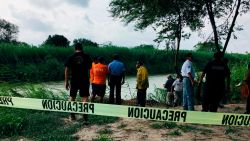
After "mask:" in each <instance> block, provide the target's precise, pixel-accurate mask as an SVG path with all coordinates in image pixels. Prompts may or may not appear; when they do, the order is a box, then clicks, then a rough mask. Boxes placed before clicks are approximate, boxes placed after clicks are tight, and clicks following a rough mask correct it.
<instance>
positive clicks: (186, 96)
mask: <svg viewBox="0 0 250 141" xmlns="http://www.w3.org/2000/svg"><path fill="white" fill-rule="evenodd" d="M192 60H193V56H192V54H191V53H188V54H187V58H186V61H185V62H184V63H183V65H182V68H181V74H178V75H177V79H176V80H175V81H174V80H173V82H171V84H168V83H166V84H165V87H166V88H168V91H170V92H172V93H173V92H174V103H173V105H174V106H177V105H180V104H181V103H182V105H183V109H184V110H191V111H192V110H194V85H195V84H196V83H197V81H195V70H194V67H193V64H192ZM104 62H105V61H104V57H102V56H99V57H96V58H94V60H93V62H92V60H91V59H90V57H89V55H87V54H85V53H84V52H83V49H82V45H81V44H80V43H77V44H76V45H75V53H74V54H73V55H71V56H70V57H69V58H68V60H67V61H66V63H65V88H66V89H67V90H70V101H75V99H76V95H77V92H78V91H79V93H80V97H82V102H87V101H88V97H89V95H90V94H89V86H90V83H91V85H92V97H91V102H94V100H95V97H96V96H98V97H99V102H101V103H102V102H103V98H104V95H105V91H106V79H107V80H108V85H109V87H110V94H109V102H108V103H109V104H118V105H120V104H121V85H122V84H124V82H125V66H124V64H123V63H122V62H121V61H120V59H119V55H118V54H115V55H114V56H113V61H112V62H111V63H109V64H108V65H106V64H105V63H104ZM136 68H137V80H136V81H137V84H136V89H137V102H136V103H137V106H141V107H144V106H145V103H146V90H147V88H148V87H149V82H148V71H147V69H146V67H145V66H144V65H143V62H142V61H137V63H136ZM249 68H250V65H249ZM249 70H250V69H249ZM89 72H90V78H89ZM248 72H249V73H248V76H247V78H246V80H245V83H247V84H248V85H249V86H250V71H248ZM70 76H71V78H70ZM204 76H206V81H205V83H204V91H203V95H202V111H210V112H216V111H217V109H218V106H219V103H220V101H221V99H222V98H223V96H224V94H225V92H226V91H229V89H230V70H229V68H228V66H227V63H225V61H223V55H222V53H221V52H217V53H215V54H214V60H212V61H210V62H208V63H207V64H206V66H205V68H204V69H203V72H202V75H201V77H200V80H199V81H198V86H199V85H201V84H202V80H203V77H204ZM169 79H172V78H171V77H170V78H169ZM69 80H70V81H69ZM114 93H115V94H116V96H115V97H116V98H115V99H114ZM249 107H250V105H249V96H248V104H247V112H246V113H249V112H250V110H249ZM71 119H73V120H74V119H75V115H74V114H71ZM84 119H85V120H87V116H86V115H84Z"/></svg>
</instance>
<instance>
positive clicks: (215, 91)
mask: <svg viewBox="0 0 250 141" xmlns="http://www.w3.org/2000/svg"><path fill="white" fill-rule="evenodd" d="M192 60H193V56H192V54H191V53H189V54H187V59H186V61H185V62H184V63H183V65H182V68H181V75H182V77H183V109H184V110H190V111H193V110H194V85H195V84H196V83H198V87H201V84H203V78H204V76H206V79H205V83H204V87H203V88H204V89H203V91H202V95H201V97H202V111H205V112H208V111H209V112H217V109H218V107H219V104H220V101H221V100H222V98H223V97H224V95H225V93H226V92H227V91H229V90H230V70H229V68H228V66H227V63H225V62H224V61H223V54H222V53H221V52H216V53H215V54H214V59H213V60H212V61H209V62H208V63H207V64H206V66H205V68H204V69H203V71H202V74H201V76H200V79H199V80H198V82H197V81H195V70H194V67H193V64H192ZM200 90H201V89H200Z"/></svg>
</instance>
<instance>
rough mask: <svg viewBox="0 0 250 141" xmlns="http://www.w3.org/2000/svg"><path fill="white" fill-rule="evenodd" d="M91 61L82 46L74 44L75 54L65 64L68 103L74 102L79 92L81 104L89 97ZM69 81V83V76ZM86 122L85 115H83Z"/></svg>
mask: <svg viewBox="0 0 250 141" xmlns="http://www.w3.org/2000/svg"><path fill="white" fill-rule="evenodd" d="M90 68H91V59H90V57H89V55H87V54H85V53H84V52H83V49H82V44H80V43H77V44H75V53H74V54H73V55H71V56H70V57H69V58H68V59H67V61H66V63H65V88H66V90H70V101H75V99H76V95H77V92H78V91H79V93H80V97H82V102H87V101H88V97H89V76H88V74H89V70H90ZM70 75H71V79H70V82H69V76H70ZM70 118H71V120H75V119H76V117H75V114H73V113H72V114H71V116H70ZM84 119H85V121H87V115H84Z"/></svg>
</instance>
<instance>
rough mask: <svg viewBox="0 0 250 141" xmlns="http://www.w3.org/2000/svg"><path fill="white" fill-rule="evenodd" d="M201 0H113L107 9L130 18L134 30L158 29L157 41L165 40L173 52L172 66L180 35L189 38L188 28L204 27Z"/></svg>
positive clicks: (115, 14) (126, 18) (125, 20)
mask: <svg viewBox="0 0 250 141" xmlns="http://www.w3.org/2000/svg"><path fill="white" fill-rule="evenodd" d="M202 4H203V3H201V2H199V1H193V0H112V1H111V3H110V7H111V9H110V12H111V13H112V16H113V17H115V18H120V19H122V21H123V22H125V23H126V24H129V23H131V22H133V23H134V24H135V29H136V30H143V29H145V28H147V27H148V26H153V29H154V30H155V31H156V32H157V35H158V37H157V39H155V41H156V42H158V43H161V42H163V41H165V42H166V46H172V49H173V51H174V54H175V67H177V60H178V54H179V48H180V42H181V39H182V38H188V37H189V36H190V33H189V32H186V31H185V30H184V28H185V27H189V28H190V29H191V31H193V30H198V29H200V28H201V27H203V22H202V21H201V18H202V17H203V16H204V13H203V12H204V11H203V10H202V8H203V5H202Z"/></svg>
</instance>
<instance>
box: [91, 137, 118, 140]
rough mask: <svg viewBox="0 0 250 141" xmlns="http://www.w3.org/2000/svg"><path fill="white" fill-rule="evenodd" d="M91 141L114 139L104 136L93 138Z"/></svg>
mask: <svg viewBox="0 0 250 141" xmlns="http://www.w3.org/2000/svg"><path fill="white" fill-rule="evenodd" d="M92 141H114V139H112V138H109V137H105V136H99V137H97V138H93V139H92Z"/></svg>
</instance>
